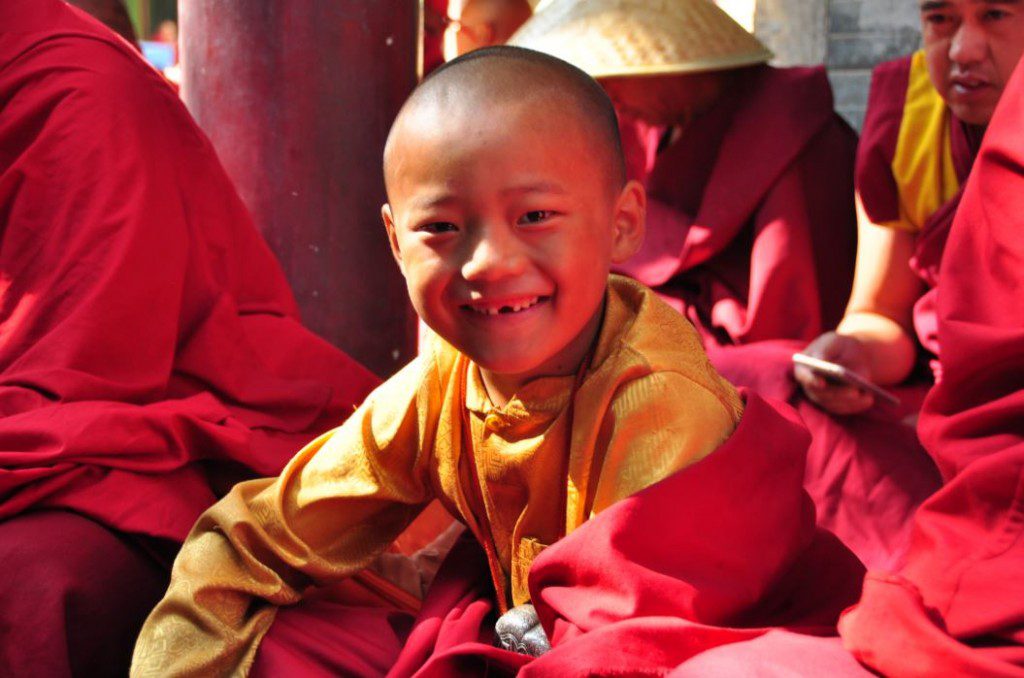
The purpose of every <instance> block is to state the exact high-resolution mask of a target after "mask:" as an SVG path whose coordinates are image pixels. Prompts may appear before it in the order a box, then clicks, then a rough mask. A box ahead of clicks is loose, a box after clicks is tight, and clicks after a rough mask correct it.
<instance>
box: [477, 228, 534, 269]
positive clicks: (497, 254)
mask: <svg viewBox="0 0 1024 678" xmlns="http://www.w3.org/2000/svg"><path fill="white" fill-rule="evenodd" d="M524 265H525V258H524V256H523V252H522V249H521V247H520V243H519V239H518V238H516V236H515V234H513V233H511V232H509V230H508V229H506V228H502V227H501V226H492V227H487V228H484V229H481V233H480V237H479V238H477V240H476V241H475V242H474V244H473V247H472V250H471V251H470V253H469V256H468V257H467V258H466V261H465V263H464V264H463V265H462V277H464V278H465V279H466V280H470V281H472V280H497V279H500V278H504V277H508V276H513V275H518V274H520V273H522V272H523V269H524Z"/></svg>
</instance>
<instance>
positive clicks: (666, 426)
mask: <svg viewBox="0 0 1024 678" xmlns="http://www.w3.org/2000/svg"><path fill="white" fill-rule="evenodd" d="M742 410H743V404H742V401H741V399H740V397H739V395H738V394H737V393H736V391H735V390H734V389H733V388H732V387H731V386H729V385H728V384H726V383H725V382H724V381H722V382H721V383H717V382H713V383H711V384H709V385H702V384H699V383H697V382H696V381H693V380H691V379H690V378H688V377H686V376H684V375H682V374H679V373H677V372H654V373H652V374H648V375H646V376H645V377H641V378H640V379H636V380H633V381H630V382H628V383H626V384H624V385H623V386H622V387H621V388H620V389H619V391H618V392H617V393H616V394H615V397H614V398H613V399H612V402H611V407H610V408H609V411H608V415H607V416H606V420H605V424H604V426H603V428H604V431H605V434H604V435H605V436H606V437H605V442H604V447H605V452H604V458H603V460H601V461H600V469H599V470H598V471H597V485H596V488H595V493H594V498H593V502H592V503H591V504H590V506H591V515H593V514H594V513H599V512H600V511H602V510H604V509H606V508H608V507H609V506H611V505H612V504H614V503H615V502H617V501H620V500H622V499H625V498H626V497H628V496H630V495H632V494H636V493H637V492H639V491H640V490H642V489H644V488H645V487H648V486H650V485H653V484H654V483H656V482H658V481H660V480H663V479H664V478H667V477H669V476H671V475H673V474H675V473H677V472H679V471H681V470H683V469H684V468H686V467H687V466H689V465H691V464H694V463H696V462H698V461H700V460H701V459H703V458H704V457H706V456H707V455H709V454H711V453H712V452H713V451H714V450H715V449H717V448H718V446H719V445H721V444H722V443H723V442H724V441H725V440H726V438H728V437H729V436H730V435H731V434H732V432H733V430H734V429H735V428H736V424H737V422H738V421H739V418H740V416H741V413H742Z"/></svg>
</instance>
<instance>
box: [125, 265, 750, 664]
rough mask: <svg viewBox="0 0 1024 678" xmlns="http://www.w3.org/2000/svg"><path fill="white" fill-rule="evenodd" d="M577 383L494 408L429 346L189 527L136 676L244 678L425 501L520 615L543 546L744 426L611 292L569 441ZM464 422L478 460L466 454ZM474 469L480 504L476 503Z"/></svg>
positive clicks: (723, 388)
mask: <svg viewBox="0 0 1024 678" xmlns="http://www.w3.org/2000/svg"><path fill="white" fill-rule="evenodd" d="M573 382H574V377H572V376H568V377H545V378H540V379H537V380H535V381H533V382H530V383H529V384H527V385H526V386H525V387H524V388H523V389H522V390H521V392H520V393H519V394H517V395H516V396H515V397H513V398H512V400H511V401H510V402H509V403H508V404H507V405H506V406H504V407H501V408H498V407H494V406H493V405H491V403H490V401H489V399H488V397H487V394H486V392H485V390H484V387H483V384H482V382H481V380H480V376H479V371H478V370H477V369H476V367H475V366H474V365H472V363H470V362H469V360H468V359H467V358H466V357H465V356H463V355H462V354H460V353H458V352H457V351H456V350H455V349H453V348H452V347H450V346H448V345H447V344H445V343H443V342H442V341H440V340H437V341H436V342H434V345H432V346H431V347H430V349H429V350H428V351H427V352H425V353H424V355H422V356H420V357H419V358H417V359H416V360H414V361H413V362H412V363H410V364H409V365H408V366H407V367H405V368H404V369H403V370H402V371H401V372H399V373H398V374H397V375H395V376H394V377H393V378H391V379H389V380H388V381H387V382H386V383H384V384H383V385H382V386H380V387H379V388H378V389H377V390H376V391H374V392H373V393H372V394H371V395H370V397H369V398H368V399H367V401H366V402H365V403H364V404H363V406H362V407H360V408H359V409H358V410H357V411H356V412H355V413H354V414H353V415H352V417H351V418H349V419H348V420H347V421H346V422H345V424H344V425H342V426H341V427H340V428H338V429H336V430H334V431H331V432H329V433H326V434H324V435H323V436H321V437H320V438H318V439H317V440H315V441H313V442H312V443H310V444H309V445H308V446H307V447H306V448H305V449H303V450H302V451H301V452H299V453H298V455H296V457H295V458H294V459H293V460H292V461H291V462H290V463H289V464H288V466H287V467H286V468H285V470H284V472H283V473H282V474H281V476H280V477H279V478H276V479H265V480H254V481H250V482H246V483H241V484H239V485H237V486H236V487H235V488H234V489H233V490H232V491H231V493H230V494H229V495H228V496H226V497H225V498H224V499H223V500H221V501H220V502H219V503H217V504H216V505H215V506H213V507H212V508H210V509H209V510H208V511H207V512H206V513H205V514H204V515H203V516H202V517H201V518H200V519H199V521H198V522H197V524H196V526H195V528H194V529H193V531H192V534H191V535H190V536H189V538H188V540H187V541H186V542H185V545H184V547H183V548H182V551H181V553H180V555H179V556H178V559H177V561H176V562H175V564H174V572H173V577H172V580H171V585H170V589H169V590H168V592H167V595H166V597H165V598H164V599H163V601H161V603H160V604H159V605H158V606H157V607H156V609H155V610H154V611H153V613H152V614H151V615H150V618H149V619H148V621H147V622H146V625H145V626H144V628H143V630H142V634H141V636H140V638H139V641H138V644H137V646H136V650H135V657H134V663H133V667H132V674H133V675H134V676H161V677H164V676H177V675H195V676H212V675H227V674H234V673H241V674H244V673H245V672H246V671H247V669H248V667H249V666H250V665H251V663H252V660H253V657H254V656H255V652H256V647H257V644H258V642H259V639H260V638H261V637H262V636H263V634H264V633H265V632H266V631H267V629H268V628H269V626H270V624H271V622H272V621H273V617H274V612H275V609H276V606H278V605H288V604H291V603H295V602H297V601H298V600H299V599H300V598H301V596H302V592H303V591H304V590H305V589H307V588H308V587H309V586H311V585H325V584H328V583H331V582H335V581H337V580H339V579H341V578H343V577H346V576H348V575H351V574H353V573H355V572H357V571H358V570H360V569H362V568H364V567H366V566H367V565H368V564H370V562H371V561H372V560H373V559H374V557H375V556H377V555H378V554H379V553H380V552H381V551H382V550H383V549H384V548H385V547H387V545H388V544H390V543H391V542H392V541H393V540H394V539H395V537H396V536H397V535H398V534H399V533H400V532H401V531H402V530H403V529H404V528H405V527H406V526H407V525H408V524H409V522H410V521H412V519H413V518H414V517H415V516H416V515H417V513H418V512H419V511H420V510H422V509H423V508H424V507H425V506H426V505H427V503H428V502H430V501H431V500H432V499H434V498H438V499H440V500H441V501H442V502H443V503H444V504H445V506H446V507H447V508H448V510H449V511H450V512H451V513H452V515H454V516H456V517H459V518H461V519H462V520H463V521H464V522H466V523H467V524H468V525H469V527H470V529H472V530H473V532H474V533H475V534H476V535H477V537H478V538H480V537H481V535H482V534H483V535H487V537H488V538H489V537H490V536H491V535H493V539H494V546H495V547H496V548H495V552H496V555H497V561H498V562H492V563H491V569H492V575H493V576H494V578H495V581H496V583H497V585H498V586H499V587H500V588H503V589H504V590H500V591H499V592H498V594H499V596H505V597H506V598H505V600H508V599H509V598H511V602H512V604H520V603H522V602H525V601H526V600H527V598H528V596H529V593H528V590H527V586H526V574H527V571H528V570H529V567H530V564H531V563H532V562H533V558H534V557H535V556H536V555H537V554H538V553H539V552H540V551H541V550H542V549H543V548H544V546H545V545H547V544H550V543H551V542H552V541H554V540H555V539H557V538H558V535H559V534H560V532H561V531H563V530H564V531H565V532H570V531H572V530H573V529H574V528H576V527H578V526H579V525H580V524H581V523H583V522H584V521H585V520H586V519H587V518H588V517H590V516H592V515H594V513H596V512H598V511H600V510H602V509H603V508H606V507H607V506H609V505H611V504H612V503H614V502H616V501H618V500H620V499H623V498H625V497H627V496H629V495H631V494H634V493H635V492H637V491H639V490H641V489H643V488H644V487H646V486H648V485H651V484H652V483H655V482H657V481H658V480H661V479H662V478H665V477H667V476H669V475H671V474H673V473H675V472H677V471H679V470H681V469H683V468H684V467H686V466H688V465H689V464H692V463H694V462H696V461H698V460H700V459H702V458H703V457H704V456H706V455H707V454H709V453H710V452H712V451H713V450H714V449H715V448H716V447H718V445H719V444H720V443H721V442H722V441H724V440H725V439H726V438H727V437H728V436H729V435H730V434H731V433H732V431H733V429H734V428H735V425H736V422H738V421H739V417H740V415H741V412H742V403H741V400H740V398H739V396H738V394H737V393H736V391H735V390H734V389H733V387H732V386H731V385H729V384H728V383H727V382H726V381H725V380H723V379H722V378H721V377H720V376H719V375H718V374H717V373H716V372H715V371H714V369H713V368H712V367H711V365H710V363H709V362H708V359H707V357H706V355H705V354H704V350H703V348H702V347H701V344H700V339H699V338H698V336H697V334H696V332H695V331H694V329H693V327H692V326H691V325H690V324H689V323H688V322H687V321H686V320H685V319H684V318H683V317H682V316H681V315H680V314H679V313H677V312H676V311H674V310H673V309H671V308H669V307H668V306H667V305H665V304H664V303H663V302H661V301H660V300H659V299H658V298H657V297H656V296H655V295H654V294H653V293H652V292H651V291H650V290H648V289H647V288H645V287H643V286H642V285H639V284H638V283H635V282H633V281H630V280H627V279H625V278H620V277H617V276H612V277H611V278H610V280H609V286H608V293H607V298H606V308H605V317H604V321H603V323H602V326H601V330H600V334H599V337H598V342H597V345H596V348H595V350H594V356H593V360H592V362H591V365H590V367H589V369H588V371H587V373H586V374H585V375H584V378H583V380H582V382H581V383H580V385H579V388H578V390H577V392H576V397H575V405H574V407H573V414H572V417H571V419H572V424H573V426H572V428H573V430H572V431H571V435H570V432H569V431H568V430H567V428H568V421H569V419H570V416H569V412H568V409H569V408H568V404H569V402H568V401H569V398H570V394H571V392H572V387H573ZM461 393H464V394H465V395H464V398H465V400H464V401H462V400H461V398H460V397H459V395H460V394H461ZM461 408H465V409H466V410H468V417H467V416H465V415H464V414H463V412H462V411H461ZM464 420H466V421H468V422H469V425H470V434H469V436H468V438H469V439H470V440H471V441H472V443H471V444H472V446H473V450H472V454H465V453H464V450H463V449H462V447H463V445H462V440H463V436H462V431H461V429H462V422H463V421H464ZM570 438H571V440H570ZM566 454H568V463H566V461H565V455H566ZM471 460H475V462H476V465H477V477H478V478H479V480H480V483H481V485H482V486H483V487H482V488H481V489H482V491H481V492H479V493H477V492H473V491H470V490H469V489H468V488H469V487H470V485H469V483H471V482H472V480H471V478H472V473H471V472H470V470H469V467H468V464H469V463H471ZM566 469H567V470H568V478H566V476H565V470H566ZM563 493H564V494H563ZM563 496H564V497H565V502H564V506H565V514H564V515H559V514H560V512H561V510H562V508H561V507H562V505H563V503H562V497H563ZM474 497H482V498H483V503H484V505H485V509H484V510H481V509H480V508H479V507H478V505H477V503H476V501H475V500H474ZM481 529H482V530H483V532H481Z"/></svg>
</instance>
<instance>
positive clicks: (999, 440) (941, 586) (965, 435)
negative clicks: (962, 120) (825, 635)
mask: <svg viewBox="0 0 1024 678" xmlns="http://www.w3.org/2000/svg"><path fill="white" fill-rule="evenodd" d="M1022 119H1024V70H1022V69H1021V68H1018V69H1017V72H1016V73H1015V75H1014V77H1013V78H1012V80H1011V82H1010V84H1009V85H1008V86H1007V89H1006V90H1005V92H1004V94H1003V97H1002V100H1001V102H1000V104H999V107H998V108H997V110H996V113H995V115H994V117H993V119H992V122H991V124H990V125H989V128H988V131H987V132H986V135H985V142H984V144H983V145H982V148H981V153H980V155H979V159H978V162H977V164H976V166H975V168H974V171H973V173H972V176H971V178H970V180H969V181H968V183H967V186H966V187H965V189H964V193H963V199H962V201H961V206H960V209H959V210H958V212H957V215H956V219H955V221H954V223H953V226H952V229H951V231H950V233H949V236H948V237H949V242H948V245H947V246H946V248H945V250H946V254H945V256H944V257H943V259H942V275H941V278H940V281H939V288H938V289H939V293H938V312H939V315H938V323H937V327H938V340H939V343H940V345H941V350H942V353H941V356H940V359H941V362H942V379H941V380H940V382H939V383H938V384H937V385H936V386H935V388H934V389H933V390H932V391H931V392H930V393H929V395H928V398H927V400H926V401H925V404H924V407H923V409H922V412H921V419H920V426H919V430H920V432H921V439H922V441H923V442H924V445H925V447H926V448H927V450H928V452H929V454H931V455H932V457H933V458H934V459H935V461H936V463H937V464H938V467H939V469H940V470H941V471H942V476H943V479H944V485H943V487H942V489H941V490H940V491H939V492H937V493H936V494H935V495H934V496H932V497H931V498H929V499H928V501H926V502H925V503H924V504H923V505H922V506H921V508H920V510H919V511H918V512H917V514H916V516H915V519H914V532H913V542H912V546H911V549H910V551H909V553H908V556H907V562H906V565H905V566H904V567H903V568H902V569H901V570H900V571H899V572H898V573H896V574H882V573H879V574H875V573H872V574H869V576H868V578H867V580H866V582H865V587H864V593H863V597H862V599H861V602H860V603H859V604H858V605H857V607H855V608H854V609H853V610H852V611H850V612H848V613H847V614H846V616H845V617H844V619H843V622H842V625H841V632H842V636H843V640H844V642H845V644H846V646H847V647H848V648H849V649H850V650H851V651H852V652H853V653H854V655H855V656H857V657H858V658H859V659H860V660H861V661H863V662H864V663H866V664H868V665H869V666H871V667H873V668H875V669H877V670H879V671H881V672H883V673H886V674H889V675H896V676H917V675H921V676H924V675H937V674H939V673H941V674H942V675H947V676H949V675H965V676H966V675H973V676H976V675H991V676H1011V675H1012V676H1019V675H1024V578H1022V577H1021V573H1022V572H1024V295H1022V294H1021V290H1022V289H1024V279H1022V275H1024V274H1022V271H1024V237H1022V233H1024V221H1022V215H1024V137H1022V136H1021V134H1020V122H1021V120H1022Z"/></svg>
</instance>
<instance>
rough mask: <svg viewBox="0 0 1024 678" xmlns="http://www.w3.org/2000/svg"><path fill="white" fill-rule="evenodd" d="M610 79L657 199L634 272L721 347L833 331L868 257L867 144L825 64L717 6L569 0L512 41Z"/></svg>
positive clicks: (692, 0) (559, 1)
mask: <svg viewBox="0 0 1024 678" xmlns="http://www.w3.org/2000/svg"><path fill="white" fill-rule="evenodd" d="M510 42H511V44H516V45H521V46H523V47H530V48H533V49H537V50H539V51H542V52H548V53H550V54H553V55H555V56H558V57H560V58H563V59H565V60H566V61H569V62H570V63H574V64H576V65H577V66H579V67H581V68H582V69H583V70H584V71H586V72H588V73H589V74H590V75H591V76H593V77H595V78H597V79H598V81H599V82H601V84H602V85H604V87H605V89H606V90H607V91H608V93H609V94H610V95H611V98H612V100H613V101H614V102H615V103H616V108H617V109H618V111H619V114H620V118H621V119H622V120H623V135H624V140H625V143H626V146H627V148H626V152H627V160H628V161H629V165H630V173H631V174H632V175H633V176H634V177H636V178H640V179H642V180H643V182H644V183H645V185H646V188H647V190H648V194H649V197H650V201H649V205H650V206H649V214H648V219H647V239H646V242H645V244H644V246H643V248H642V250H641V251H640V253H639V254H638V255H637V256H635V257H633V259H631V260H630V261H629V262H627V263H626V264H625V265H623V266H621V270H622V271H623V272H625V273H627V274H629V275H631V276H633V277H635V278H637V279H639V280H640V281H642V282H644V283H645V284H647V285H649V286H651V287H653V288H654V289H655V290H656V291H657V292H659V294H660V295H661V296H662V297H663V298H665V299H666V300H667V301H669V303H670V304H672V305H673V306H675V307H676V308H677V309H678V310H680V311H681V312H683V313H684V314H686V316H687V317H688V318H689V319H690V320H691V321H692V322H693V323H694V324H695V325H696V326H697V328H698V330H699V331H700V332H701V334H702V337H703V339H704V344H705V347H706V348H707V349H708V351H709V353H710V354H711V357H712V360H713V361H715V362H716V366H718V365H719V364H720V362H721V363H722V365H723V366H725V365H724V362H722V360H721V359H720V358H718V357H717V356H716V354H718V353H720V352H721V351H720V350H719V349H720V348H721V347H731V346H734V345H742V344H748V343H751V342H756V341H760V340H763V339H781V338H788V339H798V340H799V339H803V340H810V339H812V338H814V337H816V336H817V335H818V334H820V333H821V332H822V331H823V330H825V329H828V328H831V327H833V326H834V325H835V323H836V322H837V321H838V320H839V318H840V316H841V309H842V304H843V303H844V302H845V300H846V297H847V295H848V294H849V289H850V281H851V279H852V272H853V260H854V238H855V232H854V212H853V204H852V188H853V176H852V167H853V158H854V146H855V142H856V139H855V136H854V134H853V132H852V131H851V130H850V129H849V127H848V126H847V125H846V124H845V123H844V122H843V121H842V120H841V119H840V118H839V117H838V116H837V115H836V114H835V113H834V111H833V110H832V93H831V89H830V87H829V84H828V80H827V79H826V77H825V71H824V69H822V68H788V69H776V68H771V67H769V66H767V65H765V62H767V61H768V59H769V58H770V56H771V54H770V52H769V51H768V50H767V49H766V48H765V47H764V46H763V45H761V43H759V42H758V41H757V40H756V39H755V38H754V37H753V36H751V35H750V34H749V33H747V32H746V31H745V30H744V29H743V28H742V27H740V26H739V25H738V24H736V23H735V22H734V21H733V20H732V19H731V18H729V16H728V15H727V14H726V13H725V12H724V11H722V10H721V9H719V8H718V7H717V6H715V5H714V4H713V3H711V2H710V1H709V0H685V1H678V2H649V1H648V0H625V1H621V2H609V1H608V0H555V1H553V2H551V3H549V4H545V5H544V6H543V7H542V8H541V9H540V11H538V12H537V13H536V14H535V15H534V17H533V18H532V19H530V21H528V22H527V23H526V24H525V25H524V26H523V28H521V29H520V30H519V32H517V33H516V35H515V36H513V38H512V39H511V41H510Z"/></svg>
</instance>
